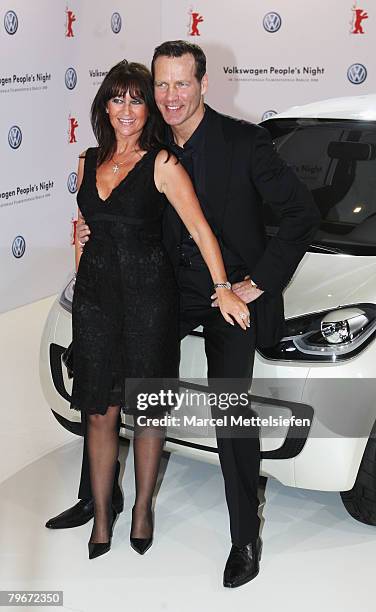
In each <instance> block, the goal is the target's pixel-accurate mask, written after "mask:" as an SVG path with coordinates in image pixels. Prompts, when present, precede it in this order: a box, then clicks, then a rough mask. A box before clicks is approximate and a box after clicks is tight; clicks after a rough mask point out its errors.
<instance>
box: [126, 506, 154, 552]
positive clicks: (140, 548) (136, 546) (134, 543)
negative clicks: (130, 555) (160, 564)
mask: <svg viewBox="0 0 376 612" xmlns="http://www.w3.org/2000/svg"><path fill="white" fill-rule="evenodd" d="M133 510H134V508H132V514H133ZM131 532H132V527H131ZM129 541H130V543H131V547H132V548H133V550H135V551H136V552H138V554H139V555H143V554H145V553H146V551H147V550H149V548H150V546H151V545H152V544H153V534H152V535H151V537H150V538H132V536H130V537H129Z"/></svg>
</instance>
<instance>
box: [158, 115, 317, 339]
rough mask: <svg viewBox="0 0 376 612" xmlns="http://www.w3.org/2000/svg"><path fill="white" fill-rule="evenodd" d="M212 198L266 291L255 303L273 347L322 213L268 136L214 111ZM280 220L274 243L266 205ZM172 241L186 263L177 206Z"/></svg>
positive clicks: (168, 218) (230, 238) (209, 141)
mask: <svg viewBox="0 0 376 612" xmlns="http://www.w3.org/2000/svg"><path fill="white" fill-rule="evenodd" d="M206 112H207V113H208V116H207V124H206V133H205V162H204V163H205V166H206V167H205V172H206V192H207V193H206V201H207V204H208V206H209V207H210V218H211V219H213V222H214V223H215V226H216V230H217V232H218V233H219V235H220V237H221V239H222V240H223V242H224V243H225V244H226V246H227V247H228V248H229V249H230V250H231V251H232V252H234V253H236V254H238V255H239V256H240V258H241V259H242V261H244V263H245V267H246V269H247V270H248V272H249V274H250V276H251V278H252V280H254V282H255V283H257V285H259V286H260V287H261V288H262V289H264V291H265V293H263V294H262V295H261V296H260V297H259V298H258V299H257V300H256V301H255V302H254V305H255V308H256V328H257V345H258V346H260V347H261V346H273V345H274V344H276V343H277V342H278V341H279V340H280V339H281V337H282V336H283V334H284V310H283V298H282V291H283V289H284V287H285V286H286V285H287V283H288V282H289V280H290V279H291V277H292V275H293V273H294V271H295V269H296V267H297V265H298V263H299V262H300V260H301V259H302V257H303V255H304V253H305V252H306V250H307V248H308V246H309V244H310V242H311V240H312V238H313V236H314V234H315V231H316V230H317V227H318V225H319V222H320V215H319V211H318V209H317V207H316V205H315V204H314V202H313V199H312V196H311V194H310V192H309V190H308V189H307V188H306V186H305V185H304V184H303V183H302V182H301V181H300V180H299V179H298V178H297V176H296V175H295V173H294V172H293V170H292V169H291V168H290V167H289V166H288V165H287V164H286V163H285V162H284V161H283V160H282V159H281V158H280V157H279V155H278V154H277V152H276V150H275V148H274V145H273V142H272V140H271V138H270V135H269V133H268V131H267V130H266V129H265V128H263V127H261V126H258V125H256V124H253V123H249V122H246V121H243V120H238V119H234V118H233V117H228V116H226V115H222V114H220V113H217V112H216V111H214V110H213V109H211V108H210V107H209V106H206ZM264 202H268V203H269V204H270V205H271V207H272V209H273V212H275V213H276V214H277V215H278V217H279V218H280V226H279V231H278V233H277V235H276V236H274V237H273V238H271V239H270V240H269V241H267V239H266V232H265V225H264V219H263V203H264ZM163 232H164V243H165V246H166V248H167V250H168V252H169V255H170V258H171V260H172V263H173V265H174V267H175V268H177V266H178V265H179V245H180V239H181V221H180V219H179V217H178V215H177V213H176V212H175V210H174V209H173V207H172V206H168V208H167V211H166V214H165V218H164V230H163Z"/></svg>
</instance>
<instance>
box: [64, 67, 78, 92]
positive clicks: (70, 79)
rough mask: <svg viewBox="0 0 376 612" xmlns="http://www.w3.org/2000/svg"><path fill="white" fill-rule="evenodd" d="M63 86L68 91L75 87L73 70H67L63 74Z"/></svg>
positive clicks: (74, 72) (75, 80)
mask: <svg viewBox="0 0 376 612" xmlns="http://www.w3.org/2000/svg"><path fill="white" fill-rule="evenodd" d="M65 85H66V87H67V88H68V89H74V88H75V87H76V85H77V72H76V71H75V69H74V68H68V70H67V71H66V72H65Z"/></svg>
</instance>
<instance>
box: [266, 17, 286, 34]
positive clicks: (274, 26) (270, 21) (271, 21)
mask: <svg viewBox="0 0 376 612" xmlns="http://www.w3.org/2000/svg"><path fill="white" fill-rule="evenodd" d="M262 23H263V26H264V28H265V30H266V31H267V32H272V33H273V32H278V30H279V28H280V27H281V25H282V19H281V17H280V15H278V13H266V15H265V17H264V19H263V21H262Z"/></svg>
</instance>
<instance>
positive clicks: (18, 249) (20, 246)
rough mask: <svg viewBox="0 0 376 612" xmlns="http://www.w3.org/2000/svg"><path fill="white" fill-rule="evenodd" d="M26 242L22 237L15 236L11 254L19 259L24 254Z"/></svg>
mask: <svg viewBox="0 0 376 612" xmlns="http://www.w3.org/2000/svg"><path fill="white" fill-rule="evenodd" d="M25 249H26V242H25V238H24V237H23V236H16V237H15V239H14V240H13V243H12V253H13V255H14V256H15V257H16V259H19V258H20V257H22V255H23V254H24V253H25Z"/></svg>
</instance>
